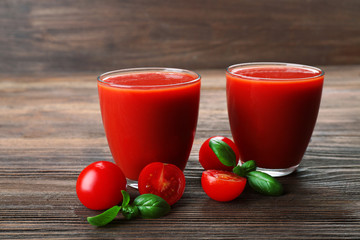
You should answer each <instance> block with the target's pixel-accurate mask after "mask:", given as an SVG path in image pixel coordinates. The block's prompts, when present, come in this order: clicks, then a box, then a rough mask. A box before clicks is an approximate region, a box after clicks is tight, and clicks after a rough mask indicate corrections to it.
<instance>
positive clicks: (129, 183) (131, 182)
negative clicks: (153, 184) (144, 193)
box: [126, 179, 138, 189]
mask: <svg viewBox="0 0 360 240" xmlns="http://www.w3.org/2000/svg"><path fill="white" fill-rule="evenodd" d="M126 182H127V184H126V185H127V186H128V187H131V188H134V189H138V182H137V181H135V180H131V179H126Z"/></svg>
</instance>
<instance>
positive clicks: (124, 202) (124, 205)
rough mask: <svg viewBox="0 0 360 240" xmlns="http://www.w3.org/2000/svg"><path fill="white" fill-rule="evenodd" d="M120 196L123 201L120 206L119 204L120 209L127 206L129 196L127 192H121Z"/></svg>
mask: <svg viewBox="0 0 360 240" xmlns="http://www.w3.org/2000/svg"><path fill="white" fill-rule="evenodd" d="M121 194H122V196H123V201H122V204H121V207H122V208H124V207H126V206H127V205H129V202H130V195H129V193H128V192H127V191H125V190H121Z"/></svg>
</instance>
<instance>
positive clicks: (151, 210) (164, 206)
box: [134, 193, 170, 218]
mask: <svg viewBox="0 0 360 240" xmlns="http://www.w3.org/2000/svg"><path fill="white" fill-rule="evenodd" d="M134 204H135V206H136V207H137V208H138V209H139V211H140V215H141V217H142V218H159V217H162V216H164V215H166V214H167V213H168V212H169V211H170V205H169V204H168V203H167V202H166V201H165V200H164V199H163V198H161V197H159V196H157V195H154V194H151V193H147V194H142V195H140V196H138V197H136V198H135V200H134Z"/></svg>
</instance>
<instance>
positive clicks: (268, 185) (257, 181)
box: [247, 171, 283, 196]
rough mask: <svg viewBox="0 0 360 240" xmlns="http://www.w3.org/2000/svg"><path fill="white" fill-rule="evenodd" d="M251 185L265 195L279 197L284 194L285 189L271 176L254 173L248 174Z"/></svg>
mask: <svg viewBox="0 0 360 240" xmlns="http://www.w3.org/2000/svg"><path fill="white" fill-rule="evenodd" d="M247 179H248V182H249V185H250V186H251V187H252V188H253V189H254V190H255V191H257V192H259V193H262V194H264V195H270V196H279V195H281V194H282V193H283V187H282V185H281V183H280V182H278V181H277V180H276V179H275V178H273V177H271V176H270V175H269V174H266V173H263V172H259V171H252V172H249V173H248V174H247Z"/></svg>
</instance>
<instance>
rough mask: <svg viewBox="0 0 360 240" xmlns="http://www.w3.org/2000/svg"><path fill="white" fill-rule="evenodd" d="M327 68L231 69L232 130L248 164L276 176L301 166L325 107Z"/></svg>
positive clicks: (228, 88)
mask: <svg viewBox="0 0 360 240" xmlns="http://www.w3.org/2000/svg"><path fill="white" fill-rule="evenodd" d="M323 81H324V72H323V71H322V70H321V69H319V68H315V67H311V66H305V65H299V64H289V63H272V62H268V63H267V62H265V63H244V64H236V65H232V66H230V67H228V68H227V69H226V96H227V107H228V115H229V123H230V128H231V133H232V135H233V138H234V141H235V144H236V145H237V147H238V148H239V152H240V159H241V161H242V162H246V161H248V160H254V161H255V162H256V164H257V166H258V170H259V171H263V172H266V173H268V174H270V175H272V176H274V177H279V176H285V175H288V174H290V173H292V172H293V171H295V170H296V168H297V167H298V165H299V164H300V161H301V160H302V158H303V156H304V153H305V151H306V148H307V146H308V144H309V141H310V138H311V135H312V132H313V129H314V126H315V123H316V119H317V115H318V112H319V107H320V100H321V93H322V88H323Z"/></svg>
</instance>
